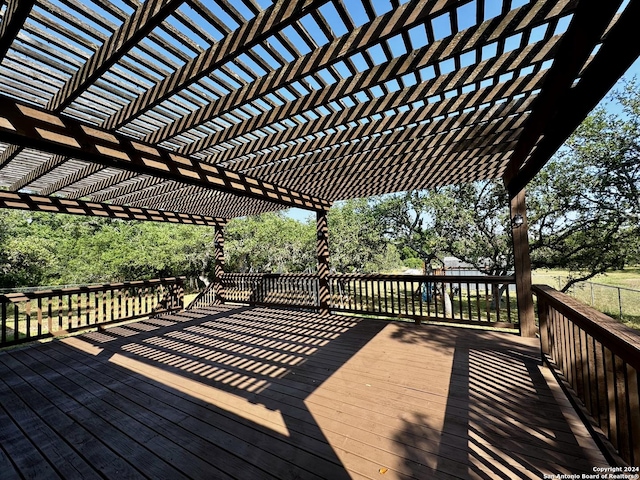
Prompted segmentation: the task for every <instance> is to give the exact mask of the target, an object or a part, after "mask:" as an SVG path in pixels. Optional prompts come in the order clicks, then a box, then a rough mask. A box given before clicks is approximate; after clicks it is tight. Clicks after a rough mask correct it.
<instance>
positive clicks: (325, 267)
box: [316, 210, 330, 315]
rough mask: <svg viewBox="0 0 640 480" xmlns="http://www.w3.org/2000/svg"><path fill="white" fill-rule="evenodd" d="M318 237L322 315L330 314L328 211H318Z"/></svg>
mask: <svg viewBox="0 0 640 480" xmlns="http://www.w3.org/2000/svg"><path fill="white" fill-rule="evenodd" d="M316 222H317V227H316V238H317V256H318V311H319V313H320V314H321V315H328V314H329V306H330V305H329V303H330V302H329V226H328V223H327V212H326V211H325V210H318V211H317V212H316Z"/></svg>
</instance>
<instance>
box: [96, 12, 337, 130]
mask: <svg viewBox="0 0 640 480" xmlns="http://www.w3.org/2000/svg"><path fill="white" fill-rule="evenodd" d="M327 1H328V0H295V1H289V0H279V1H278V2H277V3H276V4H274V5H273V6H272V7H270V8H269V9H267V10H265V11H263V12H261V13H259V14H258V15H257V16H256V17H254V18H253V19H252V20H250V21H249V22H247V23H245V24H243V25H242V26H241V27H240V28H239V29H238V30H235V31H233V32H232V33H231V34H230V35H229V36H227V37H225V38H224V40H222V41H221V42H218V43H215V44H214V45H213V46H212V47H211V48H210V49H208V50H206V51H205V52H203V53H202V54H201V55H199V56H198V57H196V58H194V59H193V60H191V61H190V62H188V63H187V64H185V65H184V66H183V67H182V68H180V69H179V70H177V71H176V72H174V73H173V74H171V75H169V76H168V77H166V78H165V79H163V80H162V81H161V82H159V83H158V84H156V85H155V86H154V87H153V88H151V89H150V90H148V91H147V92H145V93H144V94H143V95H141V96H139V97H138V98H137V99H136V100H135V101H134V102H132V103H130V104H129V105H128V106H127V107H125V108H124V109H122V110H121V111H120V112H118V113H117V114H116V115H114V116H113V117H111V118H110V119H109V120H108V121H106V122H104V124H103V126H104V127H105V128H107V129H113V128H118V127H120V126H122V125H123V124H125V123H127V122H128V121H130V120H131V119H132V118H134V117H136V116H138V115H140V114H142V113H143V112H145V111H146V110H148V109H149V108H152V107H153V106H155V105H157V104H158V103H160V102H161V101H162V100H164V99H166V98H168V97H170V96H171V95H173V94H175V93H177V92H178V91H180V90H181V89H183V88H184V87H186V86H189V85H191V84H192V83H194V82H195V81H197V80H198V79H199V78H202V77H203V76H205V75H207V74H209V73H210V72H212V71H213V70H215V69H216V68H218V67H220V66H222V64H223V63H225V62H226V61H227V60H229V59H231V58H233V57H234V56H236V55H239V54H241V53H243V51H244V50H245V49H247V48H248V47H250V46H253V45H255V44H257V43H259V42H261V41H262V40H264V39H266V38H268V37H269V36H270V35H272V34H273V33H274V32H276V31H278V30H280V29H282V28H283V27H286V26H288V25H290V24H291V23H292V22H294V21H295V20H297V19H299V18H300V17H302V16H303V15H305V14H306V13H307V12H308V11H309V10H310V9H312V8H316V7H319V6H320V5H322V4H324V3H326V2H327Z"/></svg>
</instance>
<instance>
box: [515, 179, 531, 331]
mask: <svg viewBox="0 0 640 480" xmlns="http://www.w3.org/2000/svg"><path fill="white" fill-rule="evenodd" d="M517 216H521V219H522V223H520V222H516V221H513V219H515V218H516V217H517ZM511 218H512V225H513V256H514V267H515V275H516V298H517V301H518V318H519V320H520V335H521V336H523V337H535V336H536V320H535V316H534V314H533V296H532V293H531V258H530V257H529V237H528V232H529V227H528V223H527V205H526V202H525V191H524V189H522V190H521V191H520V192H519V193H518V194H517V195H516V196H514V197H513V198H512V199H511ZM517 218H518V219H520V217H517Z"/></svg>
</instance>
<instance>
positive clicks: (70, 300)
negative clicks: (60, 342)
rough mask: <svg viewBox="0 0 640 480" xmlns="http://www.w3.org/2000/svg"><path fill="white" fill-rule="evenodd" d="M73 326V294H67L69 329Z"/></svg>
mask: <svg viewBox="0 0 640 480" xmlns="http://www.w3.org/2000/svg"><path fill="white" fill-rule="evenodd" d="M72 328H73V295H71V294H70V293H68V294H67V330H70V329H72Z"/></svg>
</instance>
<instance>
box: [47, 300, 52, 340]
mask: <svg viewBox="0 0 640 480" xmlns="http://www.w3.org/2000/svg"><path fill="white" fill-rule="evenodd" d="M52 304H53V301H52V298H51V295H48V296H47V333H52V332H53V305H52Z"/></svg>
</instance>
